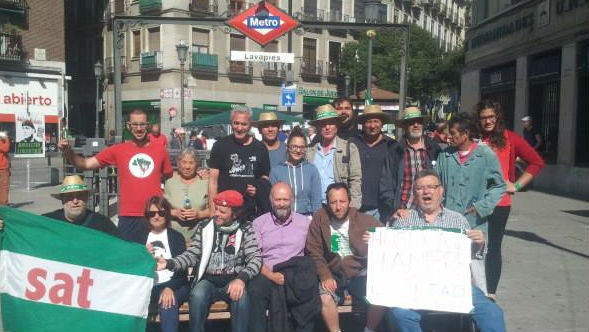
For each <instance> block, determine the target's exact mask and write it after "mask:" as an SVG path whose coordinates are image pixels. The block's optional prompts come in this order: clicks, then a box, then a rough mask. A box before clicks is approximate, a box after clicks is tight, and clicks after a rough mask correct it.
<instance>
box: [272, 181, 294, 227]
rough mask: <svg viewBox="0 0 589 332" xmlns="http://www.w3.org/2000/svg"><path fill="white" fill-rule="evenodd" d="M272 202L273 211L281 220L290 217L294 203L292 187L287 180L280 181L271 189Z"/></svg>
mask: <svg viewBox="0 0 589 332" xmlns="http://www.w3.org/2000/svg"><path fill="white" fill-rule="evenodd" d="M270 203H271V204H272V213H273V214H274V216H275V217H276V218H278V219H279V220H281V221H286V220H287V219H288V217H290V212H291V205H292V189H291V188H290V186H289V185H288V184H286V183H285V182H278V183H276V184H275V185H273V186H272V190H271V191H270Z"/></svg>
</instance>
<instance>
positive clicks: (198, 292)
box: [189, 279, 249, 332]
mask: <svg viewBox="0 0 589 332" xmlns="http://www.w3.org/2000/svg"><path fill="white" fill-rule="evenodd" d="M228 285H229V284H227V285H225V287H221V288H217V287H216V286H215V285H214V284H213V283H212V282H210V281H207V280H204V279H202V280H200V281H198V282H197V283H196V284H195V285H194V287H192V290H191V291H190V302H189V303H190V332H204V330H205V323H206V321H207V316H208V315H209V307H210V306H211V304H213V303H214V302H215V301H219V300H221V301H225V302H227V303H229V305H230V306H231V331H232V332H247V326H248V321H249V319H248V318H249V317H248V315H249V308H248V307H249V296H248V294H247V291H246V290H245V289H244V291H243V295H242V296H241V298H240V299H239V300H238V301H232V300H231V299H230V298H229V295H228V294H227V287H228Z"/></svg>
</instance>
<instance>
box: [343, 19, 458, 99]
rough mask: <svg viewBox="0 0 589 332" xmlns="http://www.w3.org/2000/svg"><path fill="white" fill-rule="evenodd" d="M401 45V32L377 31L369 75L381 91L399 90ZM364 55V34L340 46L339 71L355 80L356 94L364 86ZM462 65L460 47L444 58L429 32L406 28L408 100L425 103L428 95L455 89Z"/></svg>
mask: <svg viewBox="0 0 589 332" xmlns="http://www.w3.org/2000/svg"><path fill="white" fill-rule="evenodd" d="M402 45H403V44H402V31H401V30H398V29H388V30H384V29H379V30H377V34H376V37H375V38H374V40H373V48H372V75H373V76H375V77H376V78H377V85H378V86H379V87H380V88H382V89H386V90H393V91H399V84H400V83H399V81H400V66H401V55H402V52H403V50H402ZM367 56H368V37H367V36H366V34H361V35H360V36H359V38H358V39H357V41H355V42H352V43H348V44H346V45H345V46H344V50H343V57H342V71H343V72H344V73H345V74H348V75H350V77H351V78H352V80H354V81H355V83H356V86H357V90H358V91H360V90H363V89H365V87H366V76H367ZM463 64H464V50H463V48H459V49H458V51H455V52H453V53H450V54H446V55H445V54H444V53H443V52H442V50H441V49H440V48H439V47H438V43H437V41H436V40H435V39H434V38H433V37H432V36H431V35H430V34H429V32H427V31H425V30H423V29H421V28H419V27H418V26H416V25H412V26H410V30H409V57H408V78H407V83H408V85H407V94H408V96H409V97H411V98H413V99H414V100H415V99H419V100H422V101H426V100H427V99H428V98H429V97H430V96H433V95H438V94H440V93H444V92H448V91H451V90H454V89H456V88H457V87H458V86H459V83H460V68H461V66H462V65H463ZM356 92H357V91H356Z"/></svg>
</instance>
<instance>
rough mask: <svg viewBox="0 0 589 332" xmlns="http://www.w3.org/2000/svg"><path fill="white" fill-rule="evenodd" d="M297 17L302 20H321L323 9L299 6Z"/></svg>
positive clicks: (323, 13) (323, 14)
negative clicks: (299, 10)
mask: <svg viewBox="0 0 589 332" xmlns="http://www.w3.org/2000/svg"><path fill="white" fill-rule="evenodd" d="M299 19H300V20H303V21H323V20H324V19H325V11H324V10H323V9H316V8H305V7H302V8H301V12H300V14H299Z"/></svg>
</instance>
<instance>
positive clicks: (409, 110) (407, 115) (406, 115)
mask: <svg viewBox="0 0 589 332" xmlns="http://www.w3.org/2000/svg"><path fill="white" fill-rule="evenodd" d="M424 118H425V116H424V115H423V114H421V110H420V109H419V107H416V106H409V107H406V108H405V110H404V111H403V114H402V115H401V118H400V119H398V120H397V121H396V122H397V123H398V124H401V125H402V124H403V123H405V122H407V121H409V120H414V119H424Z"/></svg>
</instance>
